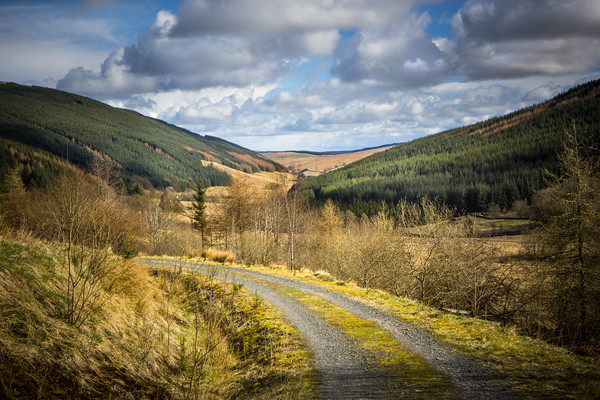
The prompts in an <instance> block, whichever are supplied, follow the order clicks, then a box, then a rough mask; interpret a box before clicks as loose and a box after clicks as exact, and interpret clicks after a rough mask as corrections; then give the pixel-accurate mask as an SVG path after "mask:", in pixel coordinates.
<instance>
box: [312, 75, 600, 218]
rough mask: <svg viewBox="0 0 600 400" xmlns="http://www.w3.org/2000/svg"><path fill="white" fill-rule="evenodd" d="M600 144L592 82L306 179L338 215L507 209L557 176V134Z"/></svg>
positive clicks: (318, 199)
mask: <svg viewBox="0 0 600 400" xmlns="http://www.w3.org/2000/svg"><path fill="white" fill-rule="evenodd" d="M572 123H575V125H576V129H577V132H580V133H581V134H582V135H585V136H589V137H590V139H591V140H592V141H593V142H595V143H598V142H600V81H592V82H589V83H586V84H584V85H580V86H577V87H575V88H573V89H571V90H569V91H568V92H565V93H563V94H560V95H559V96H557V97H555V98H554V99H552V100H549V101H546V102H544V103H541V104H538V105H535V106H532V107H528V108H525V109H522V110H519V111H516V112H514V113H511V114H508V115H506V116H503V117H498V118H493V119H490V120H487V121H484V122H480V123H477V124H473V125H469V126H465V127H461V128H457V129H452V130H448V131H445V132H441V133H438V134H436V135H431V136H427V137H424V138H421V139H417V140H414V141H412V142H409V143H404V144H400V145H398V146H396V147H394V148H392V149H389V150H387V151H385V152H382V153H378V154H375V155H373V156H370V157H367V158H365V159H362V160H360V161H357V162H355V163H352V164H349V165H348V166H346V167H344V168H342V169H339V170H335V171H332V172H329V173H327V174H324V175H321V176H316V177H311V178H308V179H307V180H306V184H305V188H306V190H307V192H308V195H309V197H310V198H311V199H312V200H313V201H314V202H315V203H317V204H318V203H323V202H325V201H326V200H327V199H331V200H333V201H334V203H336V204H337V205H338V206H340V207H341V208H342V209H346V210H351V211H353V212H355V213H357V214H359V215H360V214H363V213H364V214H367V215H372V214H374V213H376V212H377V211H378V210H379V208H380V207H381V204H382V202H385V203H387V204H388V205H391V206H393V205H394V204H397V202H398V201H400V200H401V199H406V200H409V201H415V200H418V199H419V198H420V197H422V196H424V195H426V196H429V197H439V198H440V199H441V200H442V201H444V202H445V203H446V204H448V205H451V206H454V207H456V208H457V209H458V210H459V211H468V212H477V211H483V210H485V209H486V208H487V207H488V206H489V205H490V204H496V205H497V206H499V207H500V208H502V209H510V208H511V206H512V205H513V203H514V202H515V201H516V200H520V199H527V198H530V196H531V195H532V194H533V193H534V192H535V191H537V190H539V189H541V188H544V187H545V186H546V180H547V176H548V175H547V173H548V172H551V173H559V172H560V171H558V167H557V157H556V155H557V153H558V152H559V151H560V150H561V149H562V139H563V137H564V133H565V130H567V129H569V128H571V124H572Z"/></svg>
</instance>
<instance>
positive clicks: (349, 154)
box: [260, 144, 395, 176]
mask: <svg viewBox="0 0 600 400" xmlns="http://www.w3.org/2000/svg"><path fill="white" fill-rule="evenodd" d="M394 146H395V144H390V145H385V146H378V147H371V148H367V149H361V150H350V151H326V152H314V151H269V152H262V153H260V154H262V155H263V156H265V157H267V158H269V159H271V160H273V161H276V162H278V163H279V164H281V165H284V166H286V167H287V168H288V170H290V172H296V173H298V172H301V173H303V174H304V175H305V176H315V175H321V174H324V173H326V172H329V171H333V170H335V169H338V168H341V167H343V166H345V165H347V164H350V163H352V162H355V161H358V160H361V159H363V158H365V157H368V156H370V155H373V154H376V153H379V152H382V151H385V150H387V149H389V148H392V147H394Z"/></svg>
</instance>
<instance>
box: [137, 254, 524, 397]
mask: <svg viewBox="0 0 600 400" xmlns="http://www.w3.org/2000/svg"><path fill="white" fill-rule="evenodd" d="M138 261H140V262H142V263H145V264H148V265H163V266H168V267H174V266H182V267H184V268H187V269H192V270H197V271H199V272H202V273H208V274H214V275H215V276H216V277H218V278H220V279H224V280H227V281H231V282H235V283H242V284H243V285H244V287H245V288H246V289H248V290H250V291H251V292H252V293H256V294H257V295H258V296H260V297H262V298H264V299H265V300H266V301H267V302H269V303H270V304H271V305H273V306H274V307H276V308H278V309H279V310H280V311H281V312H282V313H283V314H284V315H285V317H286V319H287V321H288V322H289V323H290V324H291V325H293V326H294V327H295V328H296V330H298V332H299V333H300V335H301V336H302V337H303V338H304V340H305V341H306V345H307V347H308V348H309V349H310V350H311V352H312V354H313V356H314V359H315V368H316V369H317V372H318V374H319V377H320V382H321V389H320V393H321V398H323V399H391V398H431V397H432V396H431V392H429V393H428V394H427V395H426V396H424V394H423V393H419V392H415V391H414V389H413V390H411V389H410V385H408V384H407V382H405V381H403V380H402V379H400V378H399V377H398V376H397V375H394V374H391V373H389V371H386V370H385V369H382V368H381V366H380V365H378V364H377V363H376V362H374V360H373V357H372V355H371V354H369V352H368V351H366V350H365V348H364V347H361V346H359V345H358V343H357V342H356V340H353V339H352V338H351V337H348V335H344V334H343V333H342V331H341V330H340V329H338V328H337V327H335V326H333V325H331V324H329V323H328V322H326V321H325V320H324V319H323V318H322V317H321V316H320V315H318V314H317V313H314V312H312V311H310V310H308V309H307V308H306V307H305V306H304V305H303V304H301V303H300V302H298V301H296V300H295V299H293V298H292V297H289V296H287V295H285V294H282V293H281V291H280V290H278V289H277V288H276V287H273V285H271V284H269V283H273V284H276V285H278V287H287V288H291V289H294V290H298V291H303V292H306V293H310V294H314V295H317V296H319V297H321V298H323V299H324V300H327V301H329V302H331V303H333V304H335V305H337V306H340V307H342V308H344V309H346V310H348V311H350V312H351V313H352V314H354V315H356V316H358V317H359V318H362V319H365V320H368V321H373V322H375V323H376V324H377V325H378V326H379V327H380V328H382V329H384V330H386V331H388V332H390V333H391V335H392V336H393V338H394V339H395V340H396V341H398V343H399V344H400V345H402V346H404V347H405V348H406V349H408V350H409V351H410V352H412V353H413V354H416V355H418V356H420V357H422V358H423V359H424V360H425V361H426V362H427V364H428V365H429V366H430V367H431V368H433V369H434V370H436V371H437V372H439V373H441V374H443V375H444V376H445V377H447V379H448V380H449V381H450V383H451V388H452V389H451V393H450V394H448V393H440V394H439V396H434V397H437V398H448V397H450V398H456V399H511V398H518V396H517V395H516V394H515V393H514V392H513V391H512V390H511V388H510V386H509V385H508V384H507V383H506V381H505V380H504V379H503V377H502V376H500V375H499V374H497V373H494V372H492V371H490V370H489V369H488V368H486V367H485V366H484V365H482V364H481V363H479V362H477V361H475V360H473V359H469V358H467V357H465V356H463V355H461V354H459V353H457V352H456V351H453V350H451V349H450V348H449V347H448V346H447V345H446V344H445V343H442V342H440V341H437V340H435V339H433V338H432V337H431V336H429V335H427V334H426V333H425V332H423V331H422V330H420V329H419V328H417V327H415V326H414V325H412V324H410V323H407V322H405V321H403V320H401V319H400V318H397V317H394V316H391V315H389V314H388V313H386V312H384V311H382V310H379V309H376V308H374V307H371V306H368V305H366V304H364V303H362V302H359V301H357V300H353V299H350V298H348V297H347V296H345V295H343V294H340V293H337V292H332V291H329V290H327V289H326V288H324V287H322V286H318V285H313V284H309V283H306V282H302V281H299V280H295V279H289V278H283V277H278V276H273V275H268V274H263V273H260V272H256V271H250V270H247V269H243V268H232V267H223V266H214V265H205V264H197V263H187V262H177V261H166V260H165V261H164V262H163V261H158V260H153V259H138Z"/></svg>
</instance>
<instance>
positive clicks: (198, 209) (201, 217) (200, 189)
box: [192, 178, 207, 246]
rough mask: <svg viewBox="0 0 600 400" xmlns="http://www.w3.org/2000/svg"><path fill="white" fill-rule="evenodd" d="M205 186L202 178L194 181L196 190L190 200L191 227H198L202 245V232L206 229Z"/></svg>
mask: <svg viewBox="0 0 600 400" xmlns="http://www.w3.org/2000/svg"><path fill="white" fill-rule="evenodd" d="M205 194H206V188H205V187H204V184H203V183H202V179H201V178H198V180H197V181H196V191H195V193H194V198H193V201H192V227H193V228H194V229H198V230H199V231H200V233H201V235H202V246H204V232H205V231H206V225H207V221H206V202H205Z"/></svg>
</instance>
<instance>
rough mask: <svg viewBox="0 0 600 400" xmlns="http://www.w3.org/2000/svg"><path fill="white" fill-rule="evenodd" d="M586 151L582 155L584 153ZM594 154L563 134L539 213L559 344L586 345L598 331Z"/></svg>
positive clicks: (573, 134) (598, 188)
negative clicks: (556, 171) (555, 168)
mask: <svg viewBox="0 0 600 400" xmlns="http://www.w3.org/2000/svg"><path fill="white" fill-rule="evenodd" d="M586 153H587V154H586ZM597 154H598V153H597V150H595V149H594V148H593V147H592V146H589V145H586V144H585V141H584V140H582V139H581V138H579V137H578V135H577V131H576V128H575V125H574V124H573V125H572V128H571V130H570V131H566V138H565V141H564V150H563V152H562V153H561V154H560V155H559V165H560V167H561V169H562V171H561V172H562V174H561V176H555V177H553V182H552V183H553V186H552V187H551V189H550V190H549V192H548V195H547V199H545V204H544V206H545V208H544V209H543V210H542V212H543V213H544V214H543V215H542V220H543V222H544V226H543V230H542V232H543V238H544V239H545V243H546V245H548V247H549V248H550V249H551V254H550V260H551V269H550V271H549V272H550V274H551V276H552V278H553V279H554V280H553V281H554V283H555V293H554V295H555V302H554V304H555V305H556V306H557V310H556V313H557V319H558V321H557V326H558V331H559V332H558V333H559V335H560V336H559V340H560V341H562V342H567V343H569V342H571V343H573V342H575V343H578V344H582V343H586V342H587V341H588V340H589V339H590V338H591V337H594V335H595V334H597V333H598V332H600V315H599V313H598V306H599V305H600V304H599V299H600V274H599V271H598V265H599V262H600V180H599V178H598V177H599V176H600V175H599V174H598V171H599V170H600V163H599V161H598V159H597Z"/></svg>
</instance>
